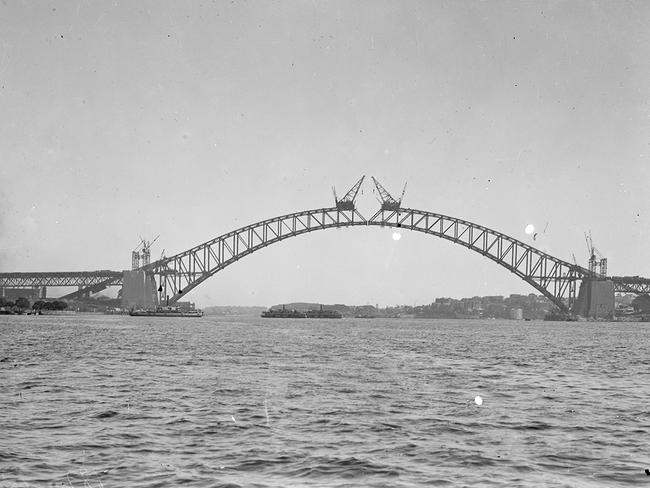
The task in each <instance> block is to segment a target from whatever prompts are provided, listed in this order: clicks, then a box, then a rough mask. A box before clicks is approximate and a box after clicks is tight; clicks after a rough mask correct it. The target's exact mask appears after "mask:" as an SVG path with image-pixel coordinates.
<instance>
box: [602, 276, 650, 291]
mask: <svg viewBox="0 0 650 488" xmlns="http://www.w3.org/2000/svg"><path fill="white" fill-rule="evenodd" d="M611 279H612V281H613V282H614V291H615V292H619V293H635V294H637V295H641V294H644V293H650V279H648V278H641V277H640V276H612V278H611Z"/></svg>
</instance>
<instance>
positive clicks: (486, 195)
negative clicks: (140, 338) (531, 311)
mask: <svg viewBox="0 0 650 488" xmlns="http://www.w3.org/2000/svg"><path fill="white" fill-rule="evenodd" d="M649 24H650V3H648V2H646V1H620V2H606V1H550V2H544V1H540V2H537V1H536V2H518V1H517V2H515V1H512V2H510V1H490V2H481V1H429V0H427V1H421V2H418V1H376V0H373V1H369V0H368V1H355V2H349V1H328V2H324V1H265V2H248V1H238V0H235V1H215V2H209V1H192V2H181V1H150V2H149V1H112V2H108V1H104V2H97V1H94V2H88V1H83V2H82V1H79V2H75V1H66V2H47V1H39V2H30V1H25V2H22V1H18V0H2V1H1V3H0V113H2V121H1V122H0V272H9V271H85V270H96V269H113V270H121V269H129V268H130V266H131V251H132V250H133V249H134V248H135V247H136V246H137V245H138V244H139V242H140V238H141V237H142V238H145V239H148V240H153V239H154V238H155V237H156V236H158V235H159V236H160V237H159V238H158V240H157V241H156V243H155V244H154V246H153V248H152V257H153V258H158V257H159V256H160V255H161V254H162V253H163V252H164V253H165V254H166V255H167V256H170V255H173V254H176V253H179V252H182V251H184V250H186V249H188V248H190V247H193V246H195V245H197V244H199V243H201V242H204V241H207V240H210V239H212V238H214V237H217V236H219V235H221V234H225V233H227V232H229V231H231V230H234V229H236V228H239V227H242V226H245V225H248V224H251V223H254V222H257V221H260V220H264V219H267V218H272V217H276V216H279V215H282V214H286V213H292V212H296V211H300V210H306V209H311V208H321V207H328V206H332V205H333V196H332V191H331V187H332V186H336V188H337V191H338V193H339V194H342V193H344V192H345V191H346V190H347V189H348V188H349V187H351V186H352V184H354V182H355V181H356V180H357V179H358V178H359V177H361V176H362V175H367V180H369V177H370V176H371V175H372V176H375V178H377V179H378V180H379V181H380V182H381V183H382V184H383V185H384V186H385V187H386V189H387V190H388V191H390V192H392V193H393V194H394V195H395V196H397V195H399V193H400V192H401V189H402V187H403V185H404V183H405V182H407V183H408V186H407V190H406V194H405V197H404V201H403V205H404V206H406V207H410V208H416V209H420V210H428V211H431V212H437V213H443V214H446V215H450V216H453V217H458V218H462V219H465V220H469V221H471V222H475V223H478V224H481V225H484V226H487V227H490V228H492V229H495V230H497V231H500V232H503V233H505V234H508V235H510V236H512V237H515V238H517V239H520V240H522V241H524V242H526V243H528V244H531V245H533V246H535V247H537V248H539V249H542V250H544V251H546V252H549V253H550V254H553V255H554V256H557V257H559V258H561V259H564V260H566V261H569V262H572V261H573V255H575V257H576V259H577V261H578V263H579V264H582V265H583V266H586V261H587V245H586V243H585V236H584V233H585V232H589V231H590V232H591V234H592V236H593V241H594V245H595V246H596V247H597V249H598V250H599V251H600V253H601V254H602V255H603V256H606V257H607V258H608V261H609V273H610V274H612V275H640V276H646V277H648V276H650V260H649V259H648V258H649V257H650V248H649V246H648V240H649V238H650V199H648V193H649V183H650V63H648V62H647V59H648V58H649V54H650V30H649V29H647V26H648V25H649ZM370 183H371V182H370V181H366V184H365V185H364V191H363V194H360V195H359V196H358V199H357V204H358V207H359V209H360V211H361V212H362V213H363V214H364V215H366V216H367V217H369V216H370V215H367V214H372V213H373V211H374V210H375V209H376V208H377V206H378V204H377V201H376V200H375V197H374V195H373V194H372V192H371V185H370ZM530 224H532V225H534V226H535V228H536V229H537V237H536V239H535V240H534V241H533V237H532V235H529V234H526V233H525V228H526V226H527V225H530ZM392 232H393V231H392V230H391V229H381V228H352V229H333V230H327V231H323V232H313V233H310V234H308V235H305V236H300V237H296V238H293V239H289V240H286V241H283V242H282V243H279V244H277V245H274V246H270V247H269V248H266V249H263V250H261V251H259V252H257V253H254V254H252V255H251V256H248V257H246V258H245V259H242V260H241V261H239V262H237V263H236V264H234V265H232V266H230V267H228V268H226V269H225V270H223V271H221V272H219V273H217V274H216V275H215V276H214V277H212V278H211V279H210V280H208V281H207V282H205V283H204V284H202V285H200V286H199V287H197V288H196V289H195V290H193V291H192V293H191V294H190V295H188V298H189V299H191V300H193V301H195V302H196V303H197V304H198V305H200V306H208V305H266V306H269V305H272V304H277V303H283V302H291V301H314V302H322V303H347V304H379V305H395V304H409V305H413V304H425V303H430V302H432V301H433V300H434V299H435V297H440V296H451V297H456V298H460V297H465V296H468V297H469V296H475V295H498V294H501V295H508V294H510V293H531V292H534V291H535V290H533V289H532V287H530V285H528V284H526V283H525V282H523V281H521V280H520V279H518V278H516V277H515V276H514V275H512V274H511V273H509V272H508V271H507V270H506V269H505V268H502V267H500V266H498V265H497V264H495V263H493V262H492V261H490V260H488V259H486V258H484V257H481V256H480V255H478V254H476V253H473V252H471V251H469V250H467V249H465V248H463V247H461V246H458V245H455V244H453V243H450V242H448V241H445V240H442V239H439V238H436V237H432V236H427V235H424V234H420V233H417V232H404V233H403V235H402V238H401V239H400V240H399V241H396V240H393V239H392ZM50 294H52V295H56V294H57V291H56V290H51V291H50Z"/></svg>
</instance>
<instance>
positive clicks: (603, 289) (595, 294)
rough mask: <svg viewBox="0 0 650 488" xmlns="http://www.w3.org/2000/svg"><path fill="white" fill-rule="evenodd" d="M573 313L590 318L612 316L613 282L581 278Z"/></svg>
mask: <svg viewBox="0 0 650 488" xmlns="http://www.w3.org/2000/svg"><path fill="white" fill-rule="evenodd" d="M573 313H574V314H576V315H581V316H583V317H590V318H613V317H614V282H613V281H612V280H597V279H584V280H582V283H581V284H580V291H579V292H578V299H577V300H576V302H575V304H574V307H573Z"/></svg>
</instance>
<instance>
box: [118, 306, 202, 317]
mask: <svg viewBox="0 0 650 488" xmlns="http://www.w3.org/2000/svg"><path fill="white" fill-rule="evenodd" d="M129 315H130V316H131V317H203V311H202V310H182V309H180V308H178V307H169V306H166V307H156V308H153V309H152V308H148V309H146V310H131V311H130V312H129Z"/></svg>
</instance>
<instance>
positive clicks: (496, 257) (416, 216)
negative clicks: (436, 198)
mask: <svg viewBox="0 0 650 488" xmlns="http://www.w3.org/2000/svg"><path fill="white" fill-rule="evenodd" d="M368 224H369V225H382V226H391V227H399V228H404V229H409V230H415V231H419V232H424V233H426V234H432V235H435V236H438V237H442V238H443V239H447V240H449V241H452V242H454V243H456V244H460V245H461V246H464V247H466V248H468V249H471V250H472V251H475V252H478V253H479V254H481V255H483V256H485V257H487V258H489V259H491V260H492V261H495V262H496V263H498V264H500V265H501V266H503V267H505V268H506V269H508V270H509V271H511V272H512V273H514V274H516V275H517V276H519V277H520V278H521V279H523V280H524V281H526V282H527V283H529V284H531V285H532V286H533V287H534V288H535V289H537V290H538V291H539V292H541V293H542V294H543V295H544V296H546V297H547V298H548V299H549V300H551V301H552V302H553V304H555V305H556V306H557V307H558V308H559V309H560V310H562V311H564V312H568V311H569V309H570V307H571V305H572V303H573V301H574V300H575V284H576V281H580V280H582V279H584V278H586V277H593V276H594V275H593V273H591V272H589V270H587V269H585V268H582V267H580V266H577V265H575V264H571V263H568V262H566V261H563V260H561V259H558V258H556V257H554V256H551V255H549V254H546V253H544V252H542V251H540V250H538V249H535V248H534V247H532V246H529V245H528V244H525V243H523V242H521V241H519V240H517V239H514V238H512V237H510V236H507V235H505V234H502V233H500V232H497V231H494V230H492V229H489V228H487V227H483V226H481V225H477V224H474V223H472V222H468V221H465V220H461V219H457V218H455V217H449V216H446V215H441V214H436V213H432V212H425V211H422V210H415V209H409V208H403V209H400V210H399V211H386V210H379V211H378V212H377V213H375V215H373V216H372V217H371V218H370V219H368ZM565 298H566V302H565ZM567 302H568V303H567Z"/></svg>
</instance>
